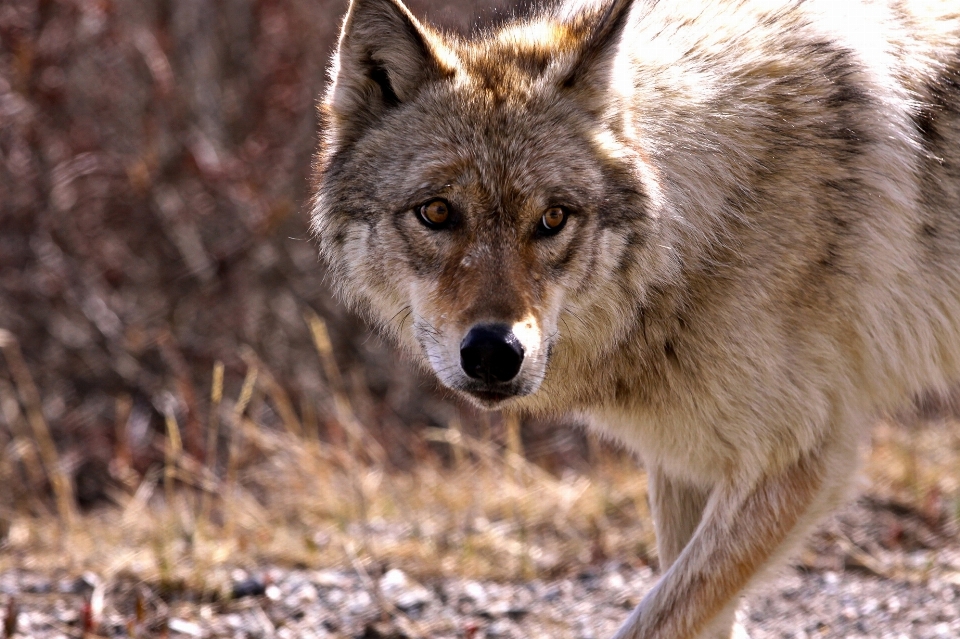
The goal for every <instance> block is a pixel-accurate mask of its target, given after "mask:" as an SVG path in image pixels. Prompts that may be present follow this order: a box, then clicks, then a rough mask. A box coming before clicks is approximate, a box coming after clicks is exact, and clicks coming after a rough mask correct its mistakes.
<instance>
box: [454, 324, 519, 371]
mask: <svg viewBox="0 0 960 639" xmlns="http://www.w3.org/2000/svg"><path fill="white" fill-rule="evenodd" d="M521 364H523V346H521V345H520V340H518V339H517V336H516V335H514V334H513V331H511V330H510V327H509V326H506V325H505V324H479V325H477V326H474V327H473V328H471V329H470V331H469V332H468V333H467V336H466V337H464V338H463V341H462V342H460V366H461V367H462V368H463V372H464V373H466V374H467V375H469V376H470V377H472V378H473V379H482V380H483V381H485V382H487V383H488V384H491V383H496V382H509V381H510V380H511V379H513V378H514V377H516V376H517V373H519V372H520V365H521Z"/></svg>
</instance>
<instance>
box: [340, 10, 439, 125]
mask: <svg viewBox="0 0 960 639" xmlns="http://www.w3.org/2000/svg"><path fill="white" fill-rule="evenodd" d="M455 70H456V58H455V55H454V54H453V53H452V51H450V49H449V48H448V47H447V46H446V45H445V44H444V43H443V42H442V40H441V39H440V36H439V35H438V34H436V33H435V32H433V31H431V30H429V29H427V28H426V27H424V26H423V25H421V24H420V23H419V22H418V21H417V19H416V18H415V17H413V14H411V13H410V11H408V10H407V8H406V7H405V6H404V5H403V3H402V2H400V0H351V2H350V8H349V9H348V10H347V15H346V18H344V22H343V29H342V30H341V32H340V41H339V44H338V46H337V53H336V55H335V56H334V59H333V64H332V66H331V69H330V76H331V84H330V87H329V88H328V90H327V93H326V96H325V98H324V102H323V110H324V112H325V113H324V115H325V116H327V118H328V121H327V122H326V124H327V126H328V127H329V126H333V127H335V129H336V137H337V138H338V140H337V142H340V143H342V142H345V141H346V140H348V139H350V138H352V137H354V136H355V135H356V134H357V133H358V132H359V131H362V130H363V128H365V127H366V126H368V125H369V124H371V123H372V122H375V121H376V120H377V119H379V118H380V117H382V116H383V114H384V113H385V112H386V111H387V110H388V109H391V108H393V107H396V106H397V105H399V104H401V103H403V102H406V101H407V100H410V99H411V98H412V97H413V96H415V95H416V93H417V91H418V90H419V89H420V87H421V86H423V84H425V83H427V82H430V81H431V80H434V79H439V78H441V77H444V76H447V75H450V74H452V73H454V72H455Z"/></svg>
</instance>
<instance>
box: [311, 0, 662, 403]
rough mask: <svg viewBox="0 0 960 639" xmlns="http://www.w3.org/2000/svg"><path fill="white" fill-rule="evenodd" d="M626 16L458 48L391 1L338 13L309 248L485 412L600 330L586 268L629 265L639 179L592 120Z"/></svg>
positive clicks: (642, 207)
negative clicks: (314, 242)
mask: <svg viewBox="0 0 960 639" xmlns="http://www.w3.org/2000/svg"><path fill="white" fill-rule="evenodd" d="M624 19H625V15H618V14H611V13H609V12H608V14H605V15H599V16H579V17H576V18H572V19H571V22H570V23H569V24H565V25H546V24H545V25H542V26H541V27H540V28H537V29H531V28H529V27H528V28H526V29H525V30H523V31H519V30H518V31H511V30H510V29H509V28H508V29H505V30H503V31H501V32H500V33H499V34H497V35H496V36H494V37H491V38H488V39H485V40H481V41H480V42H479V43H463V42H459V41H451V40H449V39H446V40H444V39H441V37H440V36H439V35H438V34H436V33H434V32H432V31H429V30H427V29H426V28H424V27H423V26H421V25H420V24H418V23H417V22H416V20H415V19H414V18H413V17H412V16H411V15H410V14H409V13H407V11H406V10H405V9H404V8H403V7H402V5H400V4H399V3H398V2H394V0H359V1H355V2H354V3H353V4H352V5H351V9H350V12H349V14H348V16H347V18H346V22H345V25H344V29H343V34H342V36H341V40H340V48H339V51H338V57H337V60H336V61H335V63H334V69H333V76H334V77H333V84H332V86H331V88H330V89H329V91H328V94H327V96H326V99H325V102H324V104H323V107H322V111H323V118H324V124H325V127H326V128H325V132H324V133H325V140H324V143H323V145H322V148H321V153H320V156H319V163H318V196H317V198H316V201H315V206H314V228H315V231H316V233H317V235H318V237H319V239H320V244H321V251H322V254H323V256H324V257H325V259H326V260H327V262H328V264H329V265H330V268H331V272H332V274H333V277H334V281H335V282H336V283H337V284H338V286H339V289H340V292H341V294H342V296H343V297H344V298H345V299H346V300H348V301H350V302H352V303H354V304H355V305H358V306H359V307H360V308H363V309H365V310H367V311H368V312H370V313H371V314H372V315H373V317H374V319H375V321H377V322H378V323H380V324H381V325H382V326H384V327H385V328H386V329H387V331H388V332H391V333H394V334H395V335H396V337H397V338H398V339H399V341H400V342H401V343H402V344H404V345H405V346H407V347H408V348H409V350H411V351H412V352H413V353H414V354H415V355H416V356H418V357H419V358H420V360H421V361H425V362H426V363H428V365H429V366H430V367H431V368H432V369H433V371H434V372H435V373H436V375H437V377H438V378H439V379H440V381H441V382H442V383H443V384H444V385H445V386H447V387H448V388H451V389H453V390H456V391H459V392H461V393H463V394H465V395H466V396H467V397H469V398H471V399H472V400H473V401H475V402H476V403H479V404H481V405H483V406H486V407H493V406H497V405H500V404H502V403H504V402H506V401H508V400H510V399H511V398H515V397H521V396H525V395H530V394H532V393H534V392H536V391H537V390H538V389H539V388H540V385H541V382H542V381H543V380H544V377H545V375H547V374H548V371H549V366H550V359H551V354H552V353H553V352H554V350H555V348H556V347H558V346H559V345H561V344H562V343H563V342H571V341H572V340H577V341H578V342H580V343H581V349H583V348H587V349H589V344H590V343H591V341H593V342H596V343H600V342H602V341H606V340H609V337H610V335H609V333H610V332H611V331H614V332H615V330H616V329H615V327H613V326H601V327H597V326H594V327H588V326H587V324H586V323H585V322H584V319H583V317H581V315H582V314H583V313H591V314H593V315H595V314H596V309H597V308H609V307H610V306H611V305H615V304H616V301H615V299H611V297H612V298H616V297H617V294H616V291H614V292H613V293H612V294H611V291H610V290H609V287H608V286H606V285H599V284H597V283H596V280H597V273H598V272H609V271H610V270H612V269H616V268H621V269H625V270H632V269H634V268H635V267H637V265H638V262H640V261H642V257H638V251H637V247H638V246H640V245H642V244H643V243H644V242H645V241H646V240H647V239H648V237H649V235H650V233H651V226H652V224H653V220H654V216H652V215H651V214H650V212H649V208H650V207H649V199H650V198H649V194H648V193H647V191H648V190H649V189H646V188H644V186H643V184H644V179H643V176H640V175H637V170H636V166H638V164H642V163H641V162H639V161H638V159H637V158H635V157H633V156H634V155H635V154H636V152H635V151H631V150H630V149H629V148H628V147H627V146H626V145H624V144H621V143H620V142H619V139H620V136H621V135H622V130H621V128H622V126H623V122H622V121H619V120H616V119H611V118H610V117H608V113H607V111H608V105H611V104H612V103H613V102H615V100H616V95H615V92H614V91H612V90H611V89H610V86H609V85H610V77H611V74H612V73H613V69H612V61H613V56H612V53H613V49H614V48H615V44H616V38H617V37H618V34H619V28H620V23H622V21H623V20H624ZM601 94H602V95H603V96H605V97H603V99H599V98H598V96H599V95H601ZM593 319H594V320H596V319H597V318H596V317H593ZM601 319H602V318H601ZM584 344H585V345H586V346H584Z"/></svg>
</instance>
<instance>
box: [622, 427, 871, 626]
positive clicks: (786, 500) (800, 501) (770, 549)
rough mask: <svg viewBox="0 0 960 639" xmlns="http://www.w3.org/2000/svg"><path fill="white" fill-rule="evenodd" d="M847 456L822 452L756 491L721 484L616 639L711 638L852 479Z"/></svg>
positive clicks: (763, 481) (772, 477) (835, 451)
mask: <svg viewBox="0 0 960 639" xmlns="http://www.w3.org/2000/svg"><path fill="white" fill-rule="evenodd" d="M840 448H843V449H844V450H842V451H841V450H840ZM849 448H850V447H849V446H842V447H841V446H833V447H827V446H825V445H824V446H821V448H819V449H817V450H814V451H811V452H809V453H807V454H806V455H805V456H804V457H802V458H801V459H799V460H798V461H796V462H795V463H793V464H792V465H789V466H787V467H786V468H784V469H782V470H780V471H779V472H775V473H769V474H767V475H766V476H764V477H762V478H761V479H759V480H758V481H755V482H752V483H750V484H745V482H743V481H742V480H739V481H738V480H737V479H736V478H731V479H730V480H728V481H726V482H723V483H720V484H718V485H717V486H716V487H715V488H714V489H713V491H712V492H711V494H710V497H709V499H708V500H707V504H706V507H705V508H704V514H703V519H702V521H701V523H700V525H699V527H698V528H697V530H696V531H695V532H694V534H693V537H692V538H691V540H690V543H688V544H687V546H686V547H685V548H684V549H683V551H682V552H681V553H680V555H679V556H678V557H677V559H676V561H675V562H674V563H673V565H672V566H671V567H670V569H669V570H667V571H666V573H664V575H663V577H662V578H661V579H660V582H659V583H657V585H656V586H655V587H654V588H653V590H651V591H650V593H648V594H647V596H646V597H644V599H643V601H641V602H640V605H639V606H637V609H636V610H634V611H633V613H632V614H631V615H630V618H629V619H628V620H627V622H626V623H625V624H624V626H623V627H622V628H621V629H620V631H619V632H618V633H617V635H616V639H694V638H695V637H698V635H699V634H700V633H703V632H708V631H710V630H712V629H713V623H714V622H715V621H718V620H719V619H718V616H719V615H721V614H730V612H731V611H732V610H733V609H734V606H735V603H736V599H737V597H739V594H740V592H741V591H742V590H743V589H744V588H745V587H746V586H747V585H748V584H749V582H750V581H751V579H752V578H753V577H754V576H755V575H756V574H757V573H758V572H759V571H760V570H761V569H762V568H763V567H764V565H765V564H767V563H768V562H769V561H771V560H772V559H773V558H774V557H776V556H778V555H782V554H783V553H784V551H785V550H786V549H787V548H788V547H789V546H790V544H791V542H794V541H797V540H799V539H800V538H801V535H802V533H803V532H805V531H806V529H807V528H808V527H809V526H811V525H812V524H813V523H814V522H815V521H816V520H817V518H818V517H819V515H820V514H821V513H822V511H823V510H824V509H825V506H827V505H828V504H827V502H832V501H833V497H834V496H835V495H836V493H837V492H838V491H837V490H836V488H837V486H838V485H840V484H843V483H846V480H847V478H848V476H849V474H850V473H852V472H853V467H854V464H851V463H850V455H851V454H855V453H856V447H855V446H853V449H852V451H851V450H849Z"/></svg>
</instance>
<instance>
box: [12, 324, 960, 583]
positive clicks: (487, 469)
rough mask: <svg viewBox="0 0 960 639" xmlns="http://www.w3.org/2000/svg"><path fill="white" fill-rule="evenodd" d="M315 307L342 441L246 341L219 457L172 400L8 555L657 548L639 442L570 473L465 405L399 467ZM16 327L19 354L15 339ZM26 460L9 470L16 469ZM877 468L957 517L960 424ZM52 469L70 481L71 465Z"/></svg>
mask: <svg viewBox="0 0 960 639" xmlns="http://www.w3.org/2000/svg"><path fill="white" fill-rule="evenodd" d="M308 322H309V323H310V325H311V328H312V330H313V334H314V338H315V343H316V345H317V349H318V352H319V354H320V356H321V361H322V363H323V366H324V368H325V369H326V374H327V378H328V379H329V380H330V384H331V390H332V392H333V394H334V397H335V399H336V402H335V405H336V413H337V415H336V419H337V421H338V423H339V424H340V427H341V428H342V431H343V433H344V434H345V435H344V437H343V439H342V441H341V442H340V443H338V444H330V443H325V442H321V441H319V440H318V439H316V437H311V436H308V435H304V434H303V433H304V431H305V429H304V428H303V425H302V424H301V421H300V417H299V416H298V414H297V411H295V410H294V409H293V408H292V405H291V403H290V401H289V399H287V398H286V396H285V394H284V392H283V389H282V388H280V387H279V386H278V385H277V384H276V383H275V382H274V381H273V379H272V378H271V376H270V375H269V372H268V371H266V370H265V369H264V368H263V366H262V364H261V363H260V362H259V360H257V358H256V356H255V355H254V354H253V353H252V352H251V353H245V360H246V361H247V364H248V374H247V378H246V380H245V382H244V384H243V388H242V390H241V391H240V393H239V395H238V396H237V397H236V398H227V397H223V388H222V378H223V376H222V368H220V367H219V366H218V367H215V369H214V371H213V375H212V382H211V387H212V388H211V405H212V410H211V416H210V418H209V420H208V423H207V424H206V427H207V428H206V430H207V432H208V433H209V434H210V436H209V439H208V450H207V459H206V462H205V463H200V462H198V461H197V460H196V459H195V458H193V457H191V456H190V455H188V454H187V453H186V452H185V451H184V446H183V445H182V438H181V434H180V427H179V425H178V423H177V420H176V416H175V414H174V413H173V412H171V413H170V414H168V415H167V422H166V426H167V437H166V451H165V463H164V465H163V467H162V468H157V469H155V470H154V471H151V472H148V473H147V474H146V475H145V476H140V475H138V474H137V473H135V472H134V471H133V470H132V469H131V468H130V467H129V466H125V465H124V461H123V460H122V459H118V460H114V462H115V463H114V468H113V474H114V475H115V476H116V477H119V478H120V479H121V482H120V483H121V484H122V485H123V488H121V489H118V490H116V491H115V493H114V494H113V501H114V502H115V506H114V507H107V508H100V509H98V510H96V511H95V512H92V513H89V514H82V515H80V514H77V513H75V512H73V509H72V508H68V507H67V506H66V505H65V504H64V500H65V499H66V496H64V495H59V497H60V499H59V500H56V503H58V504H59V510H60V512H59V513H58V512H56V511H55V510H54V511H51V510H50V509H49V508H46V514H44V510H45V509H44V507H39V506H38V507H37V508H32V509H25V510H23V511H18V512H11V513H6V515H5V516H4V518H5V519H7V521H8V522H9V530H8V533H7V535H6V539H5V541H3V542H2V543H3V545H2V546H0V548H2V552H0V571H4V570H7V569H11V568H26V569H31V570H37V571H45V572H66V573H69V574H73V575H77V574H81V573H82V572H85V571H92V572H94V573H96V574H97V575H99V577H100V578H101V579H103V580H105V581H107V582H110V581H112V580H115V579H125V578H132V579H135V580H144V581H147V582H150V583H154V584H159V585H161V586H164V587H167V588H173V589H176V590H186V591H190V592H193V593H207V594H211V595H212V594H215V593H223V592H228V591H229V586H230V583H231V576H230V572H231V571H232V570H233V569H235V568H238V567H239V568H247V569H257V568H258V567H263V566H265V565H286V566H292V565H306V566H326V567H338V568H347V569H352V570H356V571H357V572H359V573H360V574H361V575H370V574H379V573H380V572H381V571H382V570H383V569H384V568H386V567H401V568H403V569H404V570H406V571H408V572H410V573H411V574H414V575H417V576H419V577H426V576H433V575H460V576H472V577H483V578H495V579H525V578H531V577H534V576H551V575H557V574H564V573H568V572H571V571H575V570H577V569H579V568H582V567H583V566H586V565H589V564H591V563H595V562H598V561H603V560H604V559H605V558H618V559H623V560H628V561H640V562H652V561H655V560H654V557H655V550H654V538H653V528H652V525H651V523H650V519H649V513H648V511H647V503H646V478H645V476H644V474H643V473H642V472H638V471H637V468H636V466H635V465H634V463H633V462H632V461H631V459H630V458H629V457H627V456H625V455H623V454H620V453H617V452H615V451H612V450H610V449H607V448H604V447H602V446H599V445H598V446H596V447H595V449H596V450H595V452H594V453H593V456H594V457H595V458H596V459H595V460H594V463H593V464H592V470H591V471H590V474H588V475H584V474H578V473H575V472H573V471H567V472H565V473H564V474H562V475H561V476H560V477H557V476H554V475H551V474H549V473H547V472H545V471H544V470H542V469H541V468H539V467H538V466H536V465H533V464H531V463H530V462H528V461H527V460H526V459H525V457H524V455H523V450H522V448H521V444H520V441H521V440H520V437H519V430H518V429H519V424H518V422H517V421H516V420H514V419H511V418H509V417H508V418H506V420H505V424H506V435H505V437H504V438H503V439H504V441H503V442H494V441H482V440H480V439H478V438H477V437H474V436H471V435H469V434H466V433H464V432H463V431H462V430H461V429H460V428H459V426H458V425H457V424H456V423H454V424H451V425H450V428H447V429H437V430H431V431H426V432H423V433H416V434H415V433H412V432H411V434H410V437H421V438H424V439H425V440H427V441H425V442H424V445H423V446H422V448H423V449H424V450H430V449H431V445H432V446H433V447H434V450H435V449H436V447H437V446H439V447H440V449H441V450H443V451H445V452H446V453H448V454H445V455H444V456H443V457H444V458H445V459H447V461H446V462H442V461H441V456H439V455H433V456H425V458H424V459H423V460H422V463H420V464H418V465H417V466H416V467H415V468H414V469H413V470H412V471H410V472H405V473H399V472H395V471H392V470H391V469H390V468H389V467H388V464H387V462H386V461H385V458H386V455H385V453H384V451H383V450H382V448H381V443H379V442H377V441H376V440H375V439H374V438H373V437H372V436H371V435H370V433H369V431H368V429H367V428H366V427H365V425H364V424H363V423H362V422H361V421H360V420H359V419H358V418H357V417H356V415H357V414H358V411H355V410H354V407H353V405H352V403H351V400H350V398H348V397H347V395H346V394H345V393H344V392H343V390H342V388H343V386H342V380H340V379H339V373H338V368H337V365H336V362H334V361H333V356H332V352H331V349H330V344H329V340H328V339H327V336H326V331H325V328H324V326H323V324H322V322H321V321H320V320H319V319H318V318H316V317H310V318H308ZM4 344H5V353H6V354H7V359H8V361H12V362H13V363H12V365H11V366H10V368H11V369H16V367H17V364H16V362H15V360H16V357H17V353H15V352H14V351H13V350H12V349H14V348H15V344H14V343H13V342H11V341H10V339H7V341H6V342H4ZM11 353H13V354H12V355H11ZM11 358H12V359H11ZM14 377H15V379H14V380H13V381H14V384H15V385H16V386H17V387H18V389H19V390H20V400H21V402H22V404H23V406H24V412H25V413H27V414H30V413H31V411H32V410H33V408H32V407H31V404H32V402H35V401H36V397H34V396H33V395H31V391H30V390H29V388H28V389H27V392H26V393H24V392H23V388H22V387H23V386H24V385H25V384H27V385H29V384H30V382H29V379H28V374H27V373H26V371H20V376H19V377H17V376H14ZM258 402H267V403H269V405H270V406H271V407H272V408H273V411H274V414H275V415H277V416H279V419H278V422H279V423H280V424H281V426H280V427H265V426H263V425H262V424H257V423H254V421H252V419H251V418H250V416H249V415H250V411H249V410H248V409H249V407H250V406H251V405H252V404H256V403H258ZM306 430H309V429H306ZM45 432H46V426H45V425H44V424H43V421H42V417H40V416H39V415H38V414H35V415H34V421H33V429H32V430H31V431H25V432H23V433H14V435H15V437H14V438H13V440H12V442H11V444H10V446H11V450H14V449H16V450H19V451H21V454H20V455H19V460H20V461H19V463H22V464H25V465H26V466H27V467H28V468H27V471H28V472H33V473H35V474H39V473H47V474H48V476H49V477H50V478H51V479H52V480H56V479H57V477H59V475H57V473H58V472H60V471H59V470H58V469H59V468H60V467H61V465H60V463H59V462H58V460H57V459H56V458H55V455H56V453H55V451H53V450H51V448H50V447H49V444H48V443H45V442H46V438H47V437H48V435H47V434H45ZM218 441H219V442H220V445H219V447H218V446H217V445H216V444H217V442H218ZM428 443H430V445H427V444H428ZM31 451H32V453H31ZM218 451H219V452H218ZM11 463H13V462H12V461H10V459H9V458H8V460H7V461H6V462H4V467H2V468H0V473H3V474H6V475H7V476H8V477H10V476H12V475H11V474H10V468H9V465H10V464H11ZM31 466H33V467H32V468H31ZM865 475H866V476H867V477H868V478H869V479H870V480H871V482H872V484H873V485H874V486H875V488H874V490H878V491H879V492H880V494H881V495H882V496H884V497H885V498H888V499H892V500H895V501H897V502H899V503H902V504H905V505H907V506H908V507H911V508H914V509H916V510H917V511H918V512H920V513H922V514H924V515H925V516H929V517H930V518H940V519H944V518H948V517H953V518H957V519H960V428H958V427H957V425H956V424H951V423H945V422H938V423H934V424H925V425H923V427H921V428H915V429H909V430H908V429H904V428H903V427H901V426H897V425H893V424H888V423H884V424H881V425H880V426H879V427H878V428H877V430H876V435H875V439H874V446H873V451H872V453H871V455H870V456H869V460H868V463H867V465H866V472H865ZM0 479H3V478H2V477H0ZM51 485H52V486H53V487H54V488H55V489H57V490H61V491H62V490H68V487H64V486H63V485H62V478H61V479H59V480H56V481H51ZM38 501H39V498H38ZM65 508H67V510H66V511H64V509H65Z"/></svg>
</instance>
